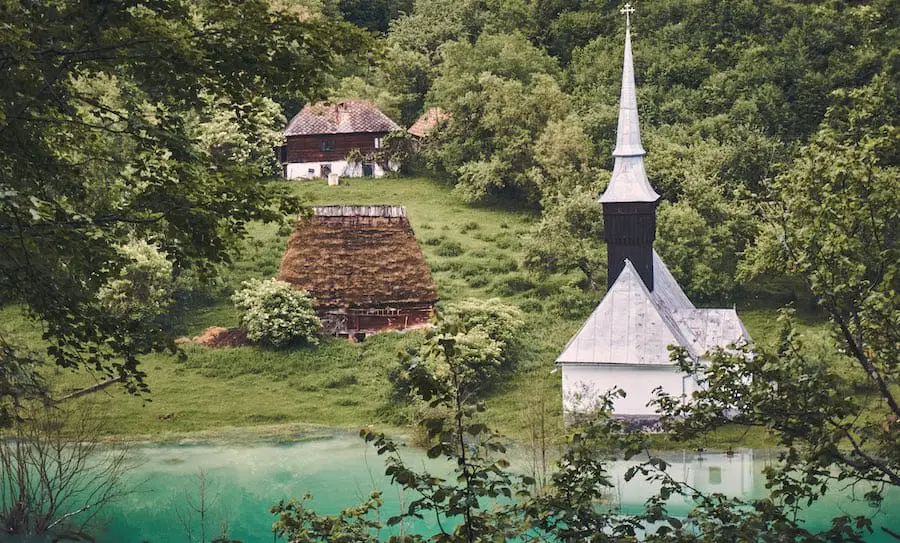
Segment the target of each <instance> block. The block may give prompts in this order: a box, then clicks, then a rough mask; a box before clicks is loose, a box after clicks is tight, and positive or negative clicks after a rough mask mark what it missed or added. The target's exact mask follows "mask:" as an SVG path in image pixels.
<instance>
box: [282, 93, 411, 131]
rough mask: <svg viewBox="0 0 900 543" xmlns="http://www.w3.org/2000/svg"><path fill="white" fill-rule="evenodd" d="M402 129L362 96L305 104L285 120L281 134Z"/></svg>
mask: <svg viewBox="0 0 900 543" xmlns="http://www.w3.org/2000/svg"><path fill="white" fill-rule="evenodd" d="M395 130H403V129H402V128H400V126H398V125H397V123H395V122H394V121H392V120H391V118H390V117H388V116H387V115H385V114H384V113H382V112H381V111H380V110H379V109H378V108H377V107H375V105H374V104H372V103H371V102H368V101H366V100H343V101H341V102H337V103H334V104H331V103H328V102H319V103H317V104H308V105H307V106H306V107H304V108H303V109H302V110H300V113H298V114H296V115H294V118H293V119H291V121H290V122H289V123H288V126H287V129H285V131H284V135H285V136H308V135H314V134H354V133H361V132H362V133H370V132H371V133H386V132H393V131H395Z"/></svg>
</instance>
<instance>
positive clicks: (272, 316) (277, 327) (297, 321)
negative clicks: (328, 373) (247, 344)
mask: <svg viewBox="0 0 900 543" xmlns="http://www.w3.org/2000/svg"><path fill="white" fill-rule="evenodd" d="M243 287H244V288H243V289H241V290H239V291H237V292H235V293H234V296H232V297H231V299H232V301H233V302H234V306H235V308H237V310H238V311H239V312H240V320H241V325H242V326H243V327H245V328H246V329H247V337H248V338H249V339H250V340H251V341H255V342H258V343H262V344H264V345H269V346H272V347H285V346H287V345H291V344H294V343H300V344H311V345H316V344H317V343H319V338H318V336H317V335H316V334H317V332H318V331H319V329H320V328H321V327H322V323H321V322H320V321H319V317H318V316H317V315H316V310H315V309H313V305H312V298H310V296H309V293H308V292H306V291H304V290H297V289H295V288H293V287H292V286H291V285H290V284H288V283H285V282H284V281H278V280H275V279H269V280H267V281H260V280H259V279H251V280H249V281H245V282H244V283H243Z"/></svg>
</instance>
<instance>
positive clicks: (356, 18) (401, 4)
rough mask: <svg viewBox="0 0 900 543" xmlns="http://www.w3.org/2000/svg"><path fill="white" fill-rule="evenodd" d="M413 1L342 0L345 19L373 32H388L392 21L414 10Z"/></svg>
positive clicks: (339, 7) (341, 8)
mask: <svg viewBox="0 0 900 543" xmlns="http://www.w3.org/2000/svg"><path fill="white" fill-rule="evenodd" d="M412 6H413V0H374V1H373V0H340V1H339V2H338V9H339V10H340V12H341V15H343V16H344V19H345V20H346V21H348V22H351V23H353V24H355V25H357V26H360V27H363V28H365V29H367V30H371V31H373V32H386V31H387V29H388V25H389V24H390V23H391V21H392V20H394V19H395V18H397V17H398V16H399V15H400V14H402V13H407V12H409V11H410V10H411V9H412Z"/></svg>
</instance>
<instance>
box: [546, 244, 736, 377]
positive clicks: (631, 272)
mask: <svg viewBox="0 0 900 543" xmlns="http://www.w3.org/2000/svg"><path fill="white" fill-rule="evenodd" d="M653 273H654V276H655V278H654V290H653V292H649V291H648V290H647V287H646V286H645V285H644V282H643V281H642V280H641V278H640V276H639V275H638V272H637V270H635V268H634V266H633V265H632V264H631V262H629V261H627V260H626V261H625V268H624V269H623V270H622V273H621V274H619V277H618V279H616V282H615V283H614V284H613V286H612V288H610V289H609V292H607V293H606V296H604V297H603V300H602V301H601V302H600V304H599V305H598V306H597V308H596V309H595V310H594V312H593V313H592V314H591V316H590V317H588V319H587V321H586V322H585V323H584V325H583V326H582V327H581V329H580V330H579V331H578V333H576V334H575V336H574V337H573V338H572V339H571V340H570V341H569V344H568V345H566V348H565V349H564V350H563V352H562V354H560V355H559V357H558V358H557V360H556V362H557V363H565V364H638V365H667V364H670V363H671V362H670V361H669V345H677V346H680V347H684V348H685V349H687V351H688V354H689V355H690V356H691V357H692V358H693V359H695V360H698V359H700V358H702V357H703V356H704V355H705V354H706V353H708V352H709V351H711V350H713V349H715V348H717V347H727V346H728V345H730V344H738V343H741V342H750V339H751V338H750V334H749V333H748V332H747V330H746V328H744V325H743V324H742V323H741V320H740V318H739V317H738V315H737V312H736V311H735V310H734V309H698V308H696V307H694V304H692V303H691V301H690V300H689V299H688V297H687V296H686V295H685V293H684V291H683V290H681V287H680V286H679V285H678V282H677V281H675V278H674V277H673V276H672V274H671V273H670V272H669V269H668V268H667V267H666V264H665V262H663V261H662V259H661V258H660V257H659V255H658V254H656V252H655V251H654V252H653Z"/></svg>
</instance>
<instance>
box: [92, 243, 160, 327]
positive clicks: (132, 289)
mask: <svg viewBox="0 0 900 543" xmlns="http://www.w3.org/2000/svg"><path fill="white" fill-rule="evenodd" d="M119 252H120V253H122V254H123V255H124V256H125V258H127V259H128V260H127V264H125V267H124V268H122V269H121V270H119V276H118V277H117V278H110V279H109V281H108V282H107V283H106V284H105V285H104V286H102V287H101V288H100V291H99V292H98V296H99V298H100V303H101V304H102V305H103V307H105V308H106V309H107V310H108V311H110V312H111V313H112V314H113V315H115V316H116V317H117V318H119V319H123V320H125V321H137V322H148V321H154V320H156V319H158V318H159V317H160V316H162V315H164V314H165V313H166V311H167V310H168V309H169V307H170V306H171V305H172V302H173V301H174V298H173V294H174V286H175V285H174V281H173V277H172V271H173V270H172V263H171V262H170V261H169V260H168V259H167V258H166V255H165V254H164V253H162V252H161V251H160V250H159V249H157V248H156V247H155V246H154V245H151V244H149V243H147V242H146V241H143V240H132V241H129V242H128V243H126V244H125V245H122V246H121V247H120V248H119Z"/></svg>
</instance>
